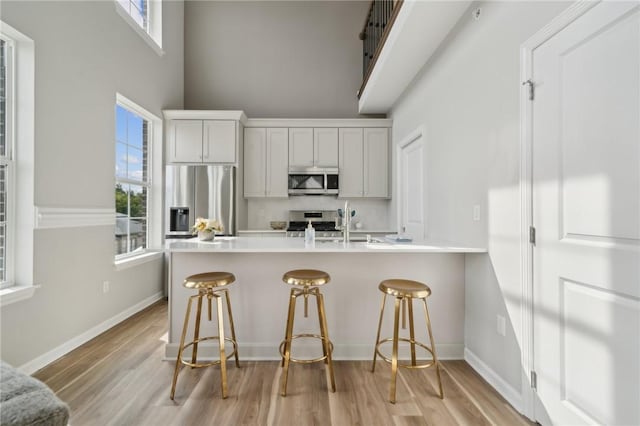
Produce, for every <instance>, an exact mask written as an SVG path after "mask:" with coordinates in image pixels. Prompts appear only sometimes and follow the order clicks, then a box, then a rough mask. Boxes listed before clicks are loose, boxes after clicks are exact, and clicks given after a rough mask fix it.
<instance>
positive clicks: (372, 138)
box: [364, 128, 389, 198]
mask: <svg viewBox="0 0 640 426" xmlns="http://www.w3.org/2000/svg"><path fill="white" fill-rule="evenodd" d="M364 196H365V197H372V198H387V197H389V129H387V128H371V129H364Z"/></svg>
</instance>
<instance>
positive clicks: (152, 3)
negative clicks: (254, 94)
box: [114, 0, 164, 56]
mask: <svg viewBox="0 0 640 426" xmlns="http://www.w3.org/2000/svg"><path fill="white" fill-rule="evenodd" d="M130 1H131V0H114V2H115V7H116V12H117V13H118V15H120V16H121V17H122V19H124V21H125V22H126V23H127V24H129V26H130V27H131V28H133V30H134V31H135V32H136V33H137V34H138V35H139V36H140V37H142V39H143V40H144V41H145V42H146V43H147V44H148V45H149V46H150V47H151V48H152V49H153V50H154V51H155V52H156V53H157V54H158V55H159V56H162V55H164V50H162V0H147V17H146V20H147V28H143V27H142V26H140V24H139V23H138V22H137V21H136V20H135V19H134V18H133V17H132V16H131V15H130V11H129V9H128V8H126V7H125V6H124V5H123V4H122V3H127V4H128V5H130ZM121 2H122V3H121Z"/></svg>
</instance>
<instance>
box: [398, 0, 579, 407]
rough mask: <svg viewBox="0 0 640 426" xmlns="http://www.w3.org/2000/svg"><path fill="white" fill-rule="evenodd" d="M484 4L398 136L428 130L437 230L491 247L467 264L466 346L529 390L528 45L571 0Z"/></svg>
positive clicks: (420, 88) (447, 50)
mask: <svg viewBox="0 0 640 426" xmlns="http://www.w3.org/2000/svg"><path fill="white" fill-rule="evenodd" d="M477 5H480V6H481V7H482V14H481V17H480V19H479V20H478V21H475V20H473V18H472V17H471V13H470V12H469V13H465V14H463V16H462V18H461V19H460V21H459V23H458V25H457V26H456V28H455V29H454V30H453V31H452V33H451V34H450V35H449V36H448V38H447V40H446V41H445V44H444V45H443V46H442V47H441V48H440V49H439V51H438V52H437V54H436V55H435V56H434V57H433V58H432V59H431V60H430V62H429V63H427V64H426V65H425V68H424V69H423V70H422V71H421V73H420V74H419V76H418V77H417V78H416V79H415V80H414V82H413V84H412V85H411V86H410V87H409V88H408V90H407V91H406V92H405V94H404V95H403V97H402V98H401V99H400V100H399V101H398V102H397V104H396V105H395V107H394V108H393V111H392V113H391V118H393V120H394V123H393V127H394V128H393V140H394V141H396V142H397V141H401V140H402V139H404V138H405V137H406V136H407V135H408V134H409V133H410V132H412V131H413V130H414V129H416V128H417V127H418V126H419V125H424V126H425V128H426V147H427V149H426V150H425V151H426V153H425V163H424V164H425V165H426V183H427V188H426V194H425V196H426V200H427V203H428V206H427V209H426V220H427V224H428V234H429V236H430V237H434V238H436V239H444V240H451V241H461V242H469V243H471V244H478V245H481V246H486V247H488V249H489V254H488V255H473V256H471V255H470V256H467V262H466V264H465V265H466V268H467V271H466V290H465V297H466V301H465V306H466V308H465V346H466V348H467V349H468V350H470V351H471V352H472V353H473V354H475V355H476V356H477V357H478V358H479V359H480V360H482V361H483V362H484V363H485V364H486V365H487V366H489V368H491V369H492V370H493V371H494V372H496V373H497V374H498V375H499V376H500V377H501V378H502V379H503V380H504V381H505V382H506V383H508V384H509V385H510V386H511V387H512V388H513V391H514V392H515V393H516V394H520V384H521V378H522V376H521V373H522V372H521V371H520V347H519V341H518V340H519V339H520V336H521V333H520V330H521V321H520V315H521V311H520V294H521V280H520V245H519V244H520V193H519V174H520V170H519V143H520V142H519V96H520V90H522V89H521V87H522V86H521V84H520V77H519V73H520V59H519V54H520V51H519V49H520V45H521V44H522V43H523V42H524V41H525V40H526V39H527V38H529V37H530V36H531V35H533V34H534V33H535V32H536V31H538V30H539V29H540V28H542V27H543V26H544V25H545V24H547V23H548V22H549V21H550V20H551V19H552V18H553V17H554V16H556V15H557V14H559V13H560V12H561V11H562V10H564V9H565V8H566V7H567V6H568V4H567V3H561V2H479V3H477V4H476V5H474V7H475V6H477ZM394 154H395V153H394ZM475 204H478V205H480V206H481V221H479V222H474V221H473V205H475ZM392 210H393V209H392ZM496 315H503V316H505V317H506V318H507V328H508V330H507V333H506V336H505V337H501V336H499V335H498V334H497V333H496Z"/></svg>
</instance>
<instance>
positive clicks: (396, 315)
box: [389, 297, 402, 404]
mask: <svg viewBox="0 0 640 426" xmlns="http://www.w3.org/2000/svg"><path fill="white" fill-rule="evenodd" d="M401 303H402V298H401V297H396V298H395V309H394V312H393V352H392V353H391V389H390V391H389V401H390V402H391V403H392V404H395V403H396V380H397V378H398V326H399V325H400V324H398V323H399V322H400V304H401Z"/></svg>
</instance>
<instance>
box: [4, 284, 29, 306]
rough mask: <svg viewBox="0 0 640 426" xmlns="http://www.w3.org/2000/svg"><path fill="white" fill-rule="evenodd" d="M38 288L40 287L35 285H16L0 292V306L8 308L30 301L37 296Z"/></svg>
mask: <svg viewBox="0 0 640 426" xmlns="http://www.w3.org/2000/svg"><path fill="white" fill-rule="evenodd" d="M36 288H38V286H35V285H25V286H18V285H15V286H12V287H7V288H5V289H2V290H0V306H6V305H10V304H12V303H16V302H20V301H21V300H26V299H29V298H31V297H33V295H34V294H35V292H36Z"/></svg>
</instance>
